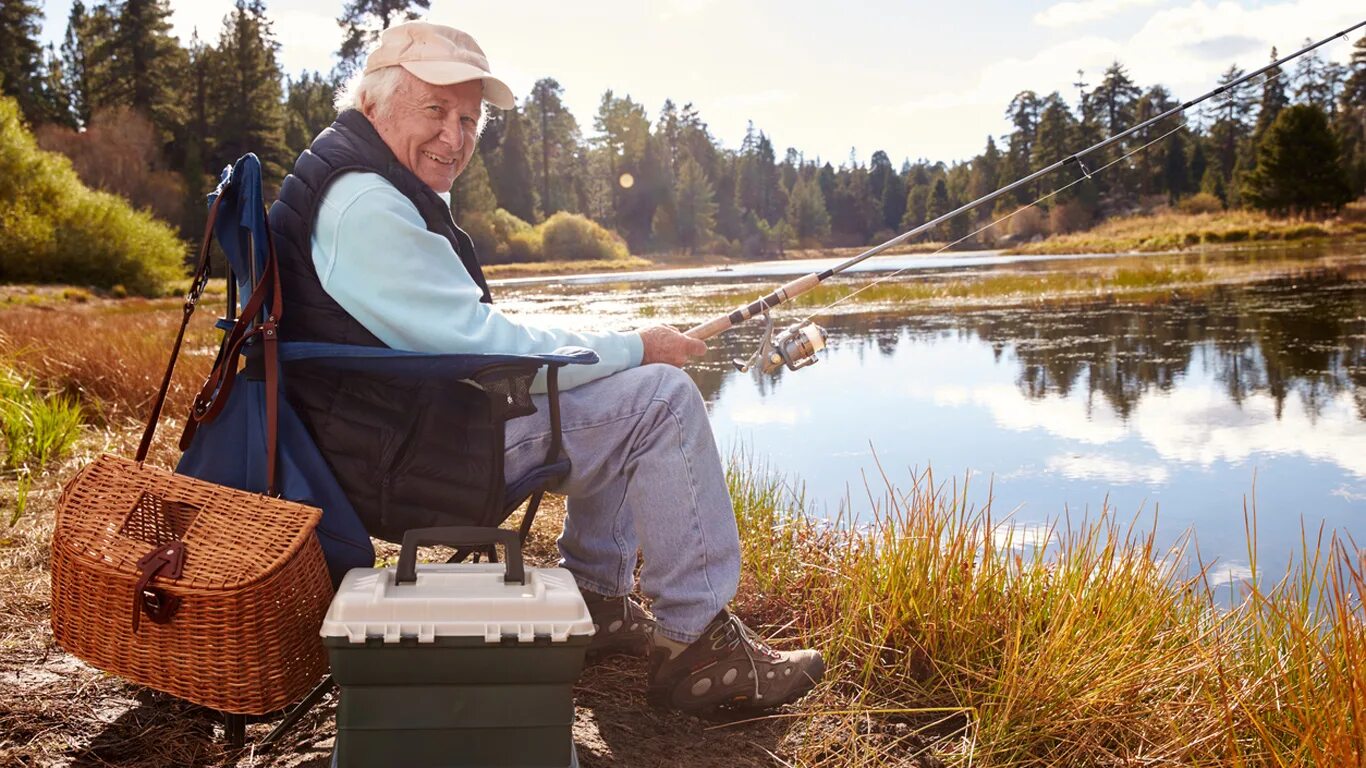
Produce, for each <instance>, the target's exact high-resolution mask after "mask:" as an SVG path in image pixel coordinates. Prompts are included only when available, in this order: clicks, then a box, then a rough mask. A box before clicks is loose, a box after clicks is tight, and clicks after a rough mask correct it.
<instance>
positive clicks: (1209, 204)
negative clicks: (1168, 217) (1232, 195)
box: [1176, 192, 1224, 214]
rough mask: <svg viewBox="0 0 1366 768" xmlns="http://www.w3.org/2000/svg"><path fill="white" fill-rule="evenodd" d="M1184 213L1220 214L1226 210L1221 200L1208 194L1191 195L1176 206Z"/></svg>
mask: <svg viewBox="0 0 1366 768" xmlns="http://www.w3.org/2000/svg"><path fill="white" fill-rule="evenodd" d="M1176 207H1177V208H1178V209H1180V211H1181V212H1182V213H1192V214H1195V213H1219V212H1220V211H1222V210H1224V204H1223V202H1222V201H1220V200H1219V198H1217V197H1215V196H1214V195H1211V194H1210V193H1208V192H1201V193H1199V194H1195V195H1191V196H1190V197H1188V198H1186V199H1185V200H1182V201H1181V202H1180V203H1178V204H1177V206H1176Z"/></svg>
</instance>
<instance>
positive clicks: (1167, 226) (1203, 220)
mask: <svg viewBox="0 0 1366 768" xmlns="http://www.w3.org/2000/svg"><path fill="white" fill-rule="evenodd" d="M1327 239H1333V240H1366V203H1354V204H1352V205H1350V206H1348V207H1347V208H1346V209H1344V211H1343V213H1342V215H1341V216H1339V217H1338V218H1336V219H1330V220H1327V221H1321V222H1312V221H1299V220H1293V219H1277V218H1273V217H1271V216H1268V215H1266V214H1264V213H1260V212H1257V211H1244V210H1238V211H1220V212H1218V213H1174V212H1169V213H1159V214H1151V215H1144V216H1126V217H1123V218H1115V219H1107V220H1106V221H1104V222H1101V223H1100V224H1099V225H1098V226H1096V227H1094V228H1092V229H1090V230H1087V231H1085V232H1074V233H1071V234H1065V235H1053V236H1051V237H1049V238H1047V239H1045V240H1041V241H1039V242H1037V243H1027V244H1024V245H1020V246H1018V247H1015V248H1012V249H1010V251H1009V252H1010V253H1024V254H1045V255H1050V254H1070V253H1129V252H1135V251H1137V252H1153V251H1176V250H1184V249H1191V248H1200V247H1214V246H1225V245H1235V246H1236V245H1247V244H1249V243H1253V244H1255V243H1269V244H1284V243H1294V242H1304V241H1314V240H1327Z"/></svg>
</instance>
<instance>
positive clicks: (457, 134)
mask: <svg viewBox="0 0 1366 768" xmlns="http://www.w3.org/2000/svg"><path fill="white" fill-rule="evenodd" d="M441 140H442V141H444V142H446V143H447V144H449V145H450V146H451V148H452V149H455V150H459V149H460V148H462V147H463V146H464V145H465V132H464V131H463V130H461V125H460V116H459V115H456V116H455V117H454V118H453V119H451V120H447V121H445V123H443V124H442V126H441Z"/></svg>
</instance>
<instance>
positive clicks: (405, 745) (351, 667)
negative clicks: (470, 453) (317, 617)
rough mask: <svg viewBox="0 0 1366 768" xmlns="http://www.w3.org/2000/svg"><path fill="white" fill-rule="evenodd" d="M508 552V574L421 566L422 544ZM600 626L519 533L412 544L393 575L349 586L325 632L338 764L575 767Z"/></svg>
mask: <svg viewBox="0 0 1366 768" xmlns="http://www.w3.org/2000/svg"><path fill="white" fill-rule="evenodd" d="M495 540H496V541H497V542H498V543H501V544H503V545H504V546H505V548H506V550H507V557H506V563H505V564H500V563H477V564H442V565H422V566H415V561H416V548H417V547H418V546H422V545H425V544H448V545H451V546H471V547H473V546H479V545H486V544H489V543H492V542H494V541H495ZM592 635H593V620H592V618H591V617H590V616H589V613H588V606H587V605H585V604H584V601H583V597H582V595H580V594H579V589H578V586H577V585H576V584H575V582H574V577H573V576H572V575H571V574H570V573H569V572H568V571H566V570H564V569H562V568H523V566H522V556H521V547H520V546H519V544H518V541H517V534H516V533H515V532H514V531H505V530H498V529H491V528H428V529H422V530H417V531H409V532H408V535H407V536H405V537H404V540H403V549H402V551H401V554H400V556H399V563H398V566H397V567H396V568H392V567H391V568H357V569H354V570H352V571H350V572H349V573H347V574H346V577H345V578H344V579H343V580H342V583H341V586H340V587H339V588H338V590H337V594H336V597H335V598H334V599H333V600H332V605H331V607H330V608H329V609H328V612H327V616H326V618H325V619H324V620H323V626H322V636H323V644H324V645H325V646H326V647H327V650H328V654H329V656H330V657H331V662H332V677H333V679H334V680H335V681H336V682H337V685H338V686H339V687H340V688H341V698H340V702H339V703H338V705H337V741H336V746H335V748H334V750H333V764H334V765H336V766H339V767H340V768H356V767H358V766H366V767H367V768H368V767H370V766H403V767H404V768H427V767H429V766H431V767H434V766H509V767H511V766H518V767H521V766H527V767H530V766H536V767H537V768H576V766H577V765H578V760H577V758H576V756H575V754H574V745H573V734H572V731H573V725H574V700H573V686H574V682H575V681H576V680H577V679H578V677H579V673H580V671H581V670H582V669H583V657H584V651H585V650H586V648H587V647H588V642H589V640H590V639H591V637H592Z"/></svg>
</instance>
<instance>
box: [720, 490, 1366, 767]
mask: <svg viewBox="0 0 1366 768" xmlns="http://www.w3.org/2000/svg"><path fill="white" fill-rule="evenodd" d="M731 484H732V491H733V493H734V498H735V499H736V508H737V514H738V516H739V519H740V530H741V533H742V540H743V545H744V550H745V556H746V569H747V578H748V579H750V580H752V581H750V582H749V583H751V584H753V585H755V586H756V587H757V589H758V590H759V591H760V592H761V593H762V597H761V598H760V602H763V603H766V604H767V607H768V610H767V611H763V610H762V607H761V609H760V610H761V612H762V613H763V615H764V616H765V618H768V619H769V620H770V621H771V622H772V624H773V626H784V625H785V622H787V621H789V620H791V619H792V617H793V616H795V617H796V618H795V621H793V622H792V624H791V625H790V626H786V628H785V629H783V630H782V632H781V633H780V634H784V635H796V637H794V638H793V639H794V641H799V642H806V643H814V644H816V645H817V646H819V647H820V648H822V649H823V650H824V651H825V653H826V654H827V657H828V658H829V660H830V663H831V670H832V672H831V675H830V681H829V682H828V683H827V685H826V686H824V692H825V693H826V694H827V695H826V696H817V697H815V698H814V699H813V700H812V701H811V702H809V703H808V704H806V705H805V706H806V712H805V716H809V717H819V716H821V714H820V713H821V711H822V710H823V709H828V708H834V709H838V710H840V711H841V712H842V713H844V714H843V715H842V717H844V718H845V719H846V720H848V719H860V720H861V721H867V720H869V719H877V718H882V719H888V718H891V719H897V718H900V719H902V720H903V721H907V720H908V721H909V722H913V723H915V724H916V726H917V728H919V729H921V730H923V731H924V733H925V734H926V735H929V736H933V737H934V738H935V739H936V742H935V743H936V745H937V750H938V752H939V753H940V755H939V756H940V757H941V759H944V760H946V761H949V762H951V763H952V764H956V765H964V766H967V765H973V766H982V767H987V766H1045V765H1047V766H1054V765H1058V766H1070V765H1087V766H1090V765H1138V764H1142V765H1210V766H1260V765H1266V766H1273V765H1322V766H1329V765H1332V766H1337V765H1344V766H1345V765H1359V764H1360V761H1361V760H1362V759H1363V758H1366V731H1363V728H1364V727H1366V720H1363V716H1364V715H1366V709H1363V707H1366V664H1363V662H1364V661H1366V659H1364V658H1363V652H1364V651H1366V634H1363V632H1364V631H1366V630H1363V618H1362V602H1361V595H1362V592H1363V587H1366V584H1363V581H1362V575H1361V574H1362V568H1361V555H1360V553H1359V551H1358V550H1357V549H1356V548H1355V546H1354V545H1352V544H1350V543H1349V542H1344V541H1341V540H1338V539H1334V538H1331V537H1330V538H1329V539H1327V540H1321V539H1318V538H1314V537H1309V536H1306V537H1305V540H1304V546H1303V549H1302V553H1301V556H1300V557H1299V558H1298V560H1297V562H1296V564H1295V565H1294V566H1293V567H1292V568H1291V570H1290V571H1289V572H1288V573H1287V574H1286V575H1285V577H1284V578H1283V579H1281V580H1279V581H1278V582H1276V583H1275V584H1270V585H1268V584H1264V583H1263V580H1262V576H1261V574H1258V573H1256V572H1255V571H1254V575H1253V578H1252V579H1251V580H1250V581H1249V582H1248V583H1247V584H1246V585H1244V588H1243V593H1242V595H1241V596H1240V599H1239V600H1238V601H1237V602H1236V603H1235V604H1233V605H1232V606H1231V607H1229V606H1228V605H1227V603H1221V601H1220V600H1219V599H1218V598H1217V596H1216V594H1215V590H1214V589H1213V588H1212V587H1211V586H1210V584H1209V583H1208V581H1207V580H1206V579H1205V577H1204V575H1203V570H1202V569H1200V568H1198V567H1196V568H1191V567H1189V566H1188V563H1189V562H1190V561H1192V560H1198V559H1197V558H1194V557H1193V553H1191V552H1189V548H1188V547H1187V546H1186V543H1185V542H1177V543H1176V546H1174V547H1170V548H1166V549H1162V548H1159V546H1158V542H1157V540H1156V538H1155V534H1154V533H1153V529H1152V528H1151V527H1140V526H1139V525H1138V522H1139V521H1138V520H1137V519H1135V520H1125V519H1122V518H1120V517H1118V516H1116V514H1115V513H1114V512H1113V511H1110V510H1104V511H1102V513H1101V514H1099V515H1098V516H1096V517H1095V518H1094V519H1083V520H1070V519H1068V518H1066V517H1063V518H1061V519H1058V520H1056V521H1054V522H1053V523H1051V524H1049V525H1047V526H1044V527H1042V528H1034V527H1022V526H1016V525H1013V524H1010V523H1009V522H1003V521H1001V520H999V519H998V518H997V517H996V516H994V515H993V513H992V510H991V507H990V504H989V503H988V504H987V505H985V506H984V507H981V508H975V507H973V506H970V505H969V504H968V503H967V501H966V499H967V494H966V487H965V485H966V484H964V485H962V486H960V485H958V484H957V483H948V484H944V483H941V482H937V481H936V480H935V478H934V476H933V474H932V473H930V472H925V473H922V474H918V475H914V476H912V477H911V478H910V483H909V489H906V490H902V489H899V488H897V487H895V485H894V484H893V483H891V482H888V481H886V478H883V480H882V487H881V488H880V489H879V492H878V493H877V494H874V495H872V497H871V499H870V500H871V501H872V502H873V503H872V504H870V506H871V511H870V512H868V513H866V514H865V515H864V516H863V517H861V518H860V519H858V520H841V521H837V523H836V524H828V523H825V522H823V521H818V520H815V519H814V518H813V517H812V516H811V515H809V514H808V513H807V512H806V511H805V510H803V509H802V507H801V505H800V503H794V502H793V500H792V499H791V498H790V497H787V496H785V494H784V492H783V491H782V483H781V481H779V480H777V479H774V478H773V477H771V476H769V477H767V478H764V477H763V476H762V474H761V473H756V472H755V471H753V470H752V468H746V467H743V466H736V467H733V469H732V473H731ZM1254 531H1255V526H1254V525H1251V524H1250V525H1249V544H1250V546H1251V547H1255V535H1254ZM850 700H853V701H855V702H857V706H856V707H855V708H854V709H853V710H849V709H848V701H850ZM835 702H840V703H838V704H837V703H835ZM859 712H862V713H863V714H858V713H859ZM898 713H899V714H898ZM946 713H947V714H946ZM869 732H870V731H869V729H868V728H867V727H866V725H859V726H858V727H853V726H852V725H851V726H850V727H848V728H846V729H843V730H842V731H841V733H842V734H844V735H843V736H842V737H841V738H832V739H826V740H821V741H818V742H813V741H811V740H810V739H808V740H805V741H803V742H802V743H801V745H799V748H798V749H797V750H796V757H797V758H798V760H799V762H801V763H802V764H810V765H846V764H879V763H880V762H896V760H897V759H904V755H903V756H902V758H896V756H895V755H892V754H891V753H890V752H888V751H887V750H886V749H884V750H883V751H882V752H881V753H880V754H876V755H874V756H871V757H870V756H869V752H870V744H872V743H873V742H872V741H871V737H867V736H864V735H863V734H867V733H869ZM888 749H890V748H888ZM896 749H898V750H904V745H902V746H900V747H897V748H896ZM873 752H877V750H873Z"/></svg>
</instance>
